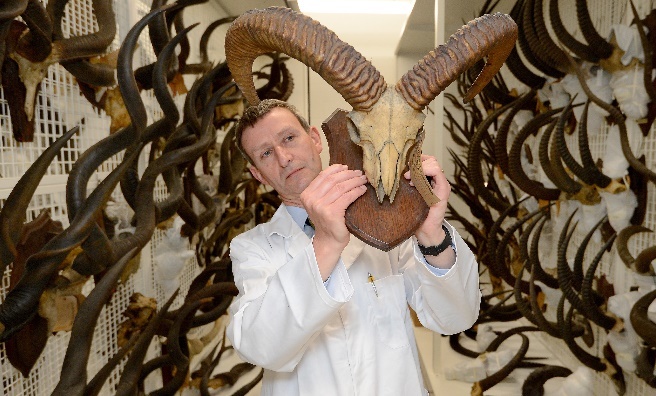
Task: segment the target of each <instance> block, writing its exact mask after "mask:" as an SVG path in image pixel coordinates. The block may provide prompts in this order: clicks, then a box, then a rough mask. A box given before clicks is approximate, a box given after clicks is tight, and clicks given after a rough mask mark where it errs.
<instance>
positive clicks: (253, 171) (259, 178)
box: [248, 165, 269, 186]
mask: <svg viewBox="0 0 656 396" xmlns="http://www.w3.org/2000/svg"><path fill="white" fill-rule="evenodd" d="M248 170H249V171H250V172H251V175H253V177H254V178H255V180H257V181H259V182H260V183H262V184H264V185H266V186H268V185H269V183H267V182H266V180H264V177H262V173H260V170H259V169H257V168H256V167H255V166H254V165H248Z"/></svg>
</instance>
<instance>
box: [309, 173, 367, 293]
mask: <svg viewBox="0 0 656 396" xmlns="http://www.w3.org/2000/svg"><path fill="white" fill-rule="evenodd" d="M366 183H367V177H366V176H365V175H363V174H362V171H360V170H349V169H348V167H347V166H346V165H341V164H333V165H331V166H329V167H328V168H326V169H324V170H323V171H321V173H319V175H318V176H317V177H316V178H315V179H314V180H313V181H312V182H311V183H310V184H309V185H308V186H307V188H306V189H305V190H304V191H303V193H301V202H302V203H303V207H304V208H305V210H306V211H307V213H308V216H309V217H310V220H312V222H313V223H314V239H313V242H312V243H313V246H314V253H315V256H316V258H317V263H318V265H319V272H320V273H321V277H322V279H324V280H326V279H327V278H328V276H329V275H330V274H331V273H332V271H333V269H334V268H335V265H336V264H337V261H338V260H339V257H340V255H341V254H342V251H343V250H344V248H345V247H346V245H347V244H348V243H349V239H350V235H351V234H350V233H349V231H348V229H347V228H346V221H345V215H346V208H348V206H349V205H350V204H351V203H353V202H354V201H355V200H356V199H358V198H359V197H360V196H362V195H363V194H364V193H365V192H366V191H367V187H366Z"/></svg>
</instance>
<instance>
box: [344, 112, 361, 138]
mask: <svg viewBox="0 0 656 396" xmlns="http://www.w3.org/2000/svg"><path fill="white" fill-rule="evenodd" d="M346 128H347V129H348V132H349V135H350V136H351V140H352V141H353V143H355V144H358V143H360V130H359V129H358V127H357V126H355V123H354V122H353V120H352V119H351V117H346Z"/></svg>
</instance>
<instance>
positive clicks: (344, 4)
mask: <svg viewBox="0 0 656 396" xmlns="http://www.w3.org/2000/svg"><path fill="white" fill-rule="evenodd" d="M414 4H415V1H414V0H298V8H299V9H300V10H301V12H304V13H310V14H312V13H315V14H390V15H409V14H410V12H411V11H412V7H413V6H414Z"/></svg>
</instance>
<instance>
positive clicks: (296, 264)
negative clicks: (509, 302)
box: [227, 204, 480, 396]
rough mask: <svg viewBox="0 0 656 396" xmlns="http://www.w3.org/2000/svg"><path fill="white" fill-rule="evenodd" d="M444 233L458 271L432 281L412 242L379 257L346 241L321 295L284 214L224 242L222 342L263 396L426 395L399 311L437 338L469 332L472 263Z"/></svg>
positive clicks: (306, 242)
mask: <svg viewBox="0 0 656 396" xmlns="http://www.w3.org/2000/svg"><path fill="white" fill-rule="evenodd" d="M450 230H451V235H452V236H453V240H454V241H455V243H456V248H457V261H456V264H455V265H454V266H453V268H451V270H449V272H448V273H447V274H446V275H444V276H441V277H438V276H436V275H434V274H433V273H432V272H431V271H430V270H429V269H428V268H427V267H426V264H424V263H422V261H420V260H421V258H422V255H421V253H420V252H419V249H418V247H417V243H416V241H415V240H414V238H411V239H410V240H408V241H406V242H404V243H402V244H401V245H399V246H397V247H396V248H394V249H392V250H390V251H389V252H383V251H381V250H378V249H375V248H373V247H371V246H368V245H366V244H364V243H363V242H361V241H360V240H359V239H357V238H356V237H354V236H352V237H351V240H350V243H349V244H348V246H347V247H346V249H345V250H344V252H343V253H342V256H341V259H340V261H339V263H338V264H337V266H336V267H335V269H334V270H333V272H332V274H331V278H330V287H329V289H330V292H329V291H328V290H327V289H326V287H325V285H324V283H323V282H322V279H321V276H320V274H319V268H318V266H317V263H316V258H315V256H314V250H313V248H312V243H311V240H310V238H308V237H307V235H305V233H304V232H303V231H302V230H301V229H300V228H299V226H298V225H297V224H296V223H295V222H294V220H293V219H292V217H291V215H290V214H289V213H288V211H287V210H286V208H285V206H284V204H283V205H281V207H280V208H279V209H278V210H277V212H276V213H275V215H274V216H273V218H272V219H271V221H270V222H268V223H266V224H260V225H258V226H257V227H255V228H253V229H252V230H249V231H247V232H245V233H243V234H241V235H239V236H238V237H236V238H235V239H233V241H232V243H231V245H230V255H231V257H232V265H233V272H234V275H235V283H236V285H237V288H238V289H239V295H238V296H237V297H236V298H235V299H234V301H233V303H232V305H231V306H230V309H229V312H230V315H231V322H230V324H229V325H228V330H227V336H228V338H229V339H230V341H231V342H232V345H233V346H234V348H235V350H236V351H237V353H238V354H239V356H240V357H241V358H242V359H244V360H246V361H248V362H251V363H253V364H256V365H258V366H261V367H263V368H264V369H265V371H264V379H263V383H262V395H280V396H294V395H304V396H306V395H311V396H318V395H330V396H335V395H393V396H399V395H403V396H407V395H425V394H426V390H425V388H424V384H423V380H422V377H421V371H420V367H419V358H418V354H417V348H416V344H415V338H414V332H413V328H412V327H413V325H412V320H411V318H410V314H409V310H408V304H410V306H412V308H413V309H414V310H415V311H416V312H417V316H418V317H419V320H420V321H421V323H422V324H423V325H424V326H425V327H427V328H429V329H431V330H433V331H437V332H440V333H443V334H453V333H457V332H460V331H463V330H466V329H468V328H469V327H471V326H472V324H473V323H474V321H475V320H476V318H477V316H478V310H479V305H480V290H479V285H478V268H477V264H476V261H475V259H474V256H473V253H472V252H471V250H469V247H468V246H467V245H466V244H465V242H464V241H463V239H462V238H461V237H460V236H459V235H458V233H457V231H456V230H455V229H454V228H453V227H450ZM369 272H370V273H371V274H372V275H373V276H374V278H375V285H376V291H374V288H373V286H372V284H371V283H370V282H368V280H367V276H368V273H369ZM376 292H377V295H376Z"/></svg>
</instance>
